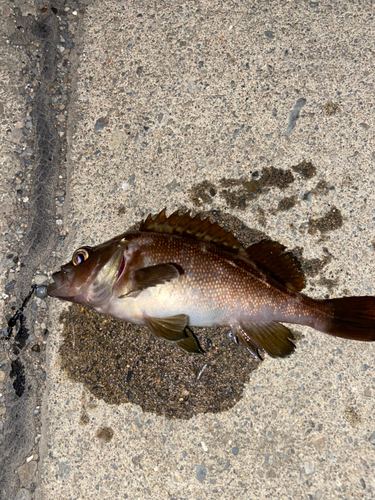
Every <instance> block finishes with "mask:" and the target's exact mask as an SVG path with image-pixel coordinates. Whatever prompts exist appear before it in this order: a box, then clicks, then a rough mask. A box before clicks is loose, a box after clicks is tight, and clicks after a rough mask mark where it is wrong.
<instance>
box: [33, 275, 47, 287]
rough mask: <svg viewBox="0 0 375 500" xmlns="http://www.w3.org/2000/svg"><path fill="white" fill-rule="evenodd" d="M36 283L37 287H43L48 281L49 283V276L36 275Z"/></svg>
mask: <svg viewBox="0 0 375 500" xmlns="http://www.w3.org/2000/svg"><path fill="white" fill-rule="evenodd" d="M34 281H35V283H36V284H37V285H43V284H44V283H46V281H48V276H46V275H45V274H36V275H35V276H34Z"/></svg>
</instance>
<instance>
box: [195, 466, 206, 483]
mask: <svg viewBox="0 0 375 500" xmlns="http://www.w3.org/2000/svg"><path fill="white" fill-rule="evenodd" d="M195 475H196V478H197V479H198V481H199V482H200V483H203V481H204V480H205V479H206V476H207V469H206V467H205V466H204V465H197V466H196V468H195Z"/></svg>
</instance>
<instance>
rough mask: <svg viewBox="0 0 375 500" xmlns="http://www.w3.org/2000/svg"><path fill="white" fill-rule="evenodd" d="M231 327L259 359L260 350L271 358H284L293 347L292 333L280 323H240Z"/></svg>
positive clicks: (242, 342)
mask: <svg viewBox="0 0 375 500" xmlns="http://www.w3.org/2000/svg"><path fill="white" fill-rule="evenodd" d="M232 329H233V330H234V334H235V335H237V337H238V340H239V341H240V342H241V344H243V345H244V346H245V347H246V348H247V349H248V351H249V352H250V353H251V354H252V355H253V356H254V357H255V358H256V359H259V360H260V359H262V358H261V356H260V352H261V351H264V352H266V353H267V354H269V355H270V356H271V357H272V358H285V357H286V356H289V355H290V354H291V353H292V352H293V351H294V349H295V345H294V344H293V342H292V340H293V339H294V337H293V333H292V332H291V331H290V330H288V328H287V327H286V326H284V325H282V324H280V323H276V322H270V323H240V324H237V325H234V326H232Z"/></svg>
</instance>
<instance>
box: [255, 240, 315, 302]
mask: <svg viewBox="0 0 375 500" xmlns="http://www.w3.org/2000/svg"><path fill="white" fill-rule="evenodd" d="M285 248H286V247H284V245H281V244H280V243H277V242H275V241H269V240H262V241H260V242H259V243H255V245H251V246H250V247H249V248H247V249H246V253H247V255H248V257H249V258H250V259H251V260H252V261H253V262H255V264H256V265H257V267H259V269H261V270H262V271H265V272H266V273H267V274H269V275H270V276H271V277H272V278H273V279H274V280H276V281H277V282H278V283H281V284H282V285H284V286H286V287H287V288H289V290H292V291H295V292H300V291H301V290H303V288H305V284H306V283H305V276H304V274H303V271H302V268H301V264H300V262H299V261H298V259H297V258H296V257H295V256H294V255H293V254H292V253H291V252H286V251H285Z"/></svg>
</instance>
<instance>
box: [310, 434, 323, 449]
mask: <svg viewBox="0 0 375 500" xmlns="http://www.w3.org/2000/svg"><path fill="white" fill-rule="evenodd" d="M312 444H313V445H314V447H315V449H316V450H317V451H322V450H324V446H325V439H324V438H323V437H322V438H319V439H315V440H314V441H313V442H312Z"/></svg>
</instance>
